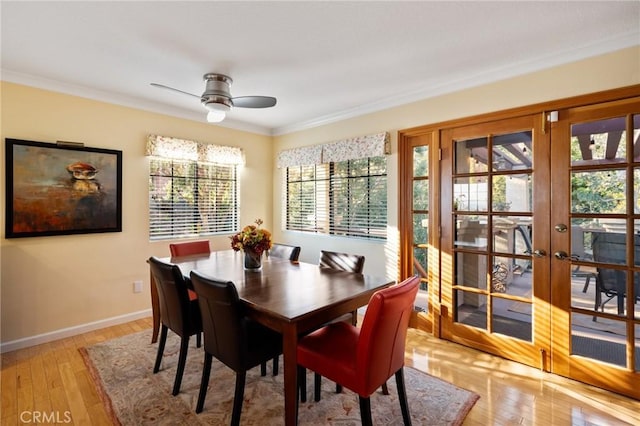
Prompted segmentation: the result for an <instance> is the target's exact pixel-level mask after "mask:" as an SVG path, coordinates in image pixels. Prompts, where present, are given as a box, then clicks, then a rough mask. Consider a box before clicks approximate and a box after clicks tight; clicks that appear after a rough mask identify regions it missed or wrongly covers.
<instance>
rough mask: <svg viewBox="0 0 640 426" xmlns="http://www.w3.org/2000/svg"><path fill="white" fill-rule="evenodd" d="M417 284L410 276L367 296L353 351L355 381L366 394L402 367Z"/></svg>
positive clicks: (418, 280) (416, 277)
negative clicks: (366, 303) (355, 348)
mask: <svg viewBox="0 0 640 426" xmlns="http://www.w3.org/2000/svg"><path fill="white" fill-rule="evenodd" d="M419 284H420V279H419V278H418V276H413V277H410V278H407V279H406V280H404V281H403V282H401V283H400V284H397V285H394V286H391V287H388V288H385V289H383V290H379V291H377V292H376V293H374V295H373V296H371V300H370V301H369V305H368V306H367V311H366V313H365V315H364V320H363V322H362V328H361V330H360V337H359V339H358V346H357V354H356V369H357V373H356V375H357V380H358V381H359V382H360V383H361V384H362V385H363V388H364V389H366V391H367V392H369V393H368V394H369V395H370V394H371V393H373V392H374V391H375V390H376V389H377V388H378V387H379V386H380V385H382V384H383V383H385V381H386V380H387V379H388V378H389V377H391V376H392V375H393V374H395V372H396V371H398V370H399V369H400V368H402V367H403V366H404V349H405V343H406V340H407V329H408V328H409V319H410V318H411V312H412V311H413V304H414V301H415V299H416V294H417V293H418V285H419Z"/></svg>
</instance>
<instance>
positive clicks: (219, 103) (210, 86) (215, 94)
mask: <svg viewBox="0 0 640 426" xmlns="http://www.w3.org/2000/svg"><path fill="white" fill-rule="evenodd" d="M203 79H204V81H205V82H206V87H205V90H204V93H203V94H202V95H201V96H198V95H194V94H193V93H189V92H185V91H183V90H180V89H175V88H173V87H169V86H165V85H164V84H158V83H151V85H152V86H153V87H159V88H161V89H169V90H173V91H174V92H178V93H183V94H185V95H189V96H193V97H195V98H200V103H201V104H202V106H203V107H205V108H206V109H207V111H209V112H208V113H207V121H208V122H209V123H219V122H221V121H222V120H224V118H225V116H226V114H227V112H229V111H230V110H231V108H232V107H238V108H270V107H272V106H274V105H275V104H276V98H273V97H271V96H239V97H237V98H234V97H232V96H231V92H230V90H229V88H230V87H231V84H232V83H233V80H232V79H231V77H229V76H226V75H224V74H216V73H207V74H205V75H204V76H203Z"/></svg>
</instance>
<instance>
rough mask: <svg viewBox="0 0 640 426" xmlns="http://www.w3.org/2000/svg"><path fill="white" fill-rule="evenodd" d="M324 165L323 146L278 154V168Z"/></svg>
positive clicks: (294, 149)
mask: <svg viewBox="0 0 640 426" xmlns="http://www.w3.org/2000/svg"><path fill="white" fill-rule="evenodd" d="M320 163H322V145H313V146H303V147H300V148H293V149H288V150H286V151H281V152H280V153H279V154H278V168H279V169H280V168H287V167H293V166H308V165H311V164H320Z"/></svg>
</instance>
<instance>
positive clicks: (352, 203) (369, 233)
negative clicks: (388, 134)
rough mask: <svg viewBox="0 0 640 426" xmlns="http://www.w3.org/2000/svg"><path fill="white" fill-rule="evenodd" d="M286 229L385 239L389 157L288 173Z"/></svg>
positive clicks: (302, 168) (329, 164) (290, 168)
mask: <svg viewBox="0 0 640 426" xmlns="http://www.w3.org/2000/svg"><path fill="white" fill-rule="evenodd" d="M285 184H286V188H285V191H284V192H285V193H286V206H287V209H286V218H285V222H286V228H287V229H289V230H296V231H303V232H312V233H321V234H331V235H341V236H347V237H361V238H373V239H385V238H386V227H387V174H386V157H371V158H364V159H358V160H349V161H342V162H336V163H325V164H319V165H305V166H293V167H288V168H287V169H286V179H285Z"/></svg>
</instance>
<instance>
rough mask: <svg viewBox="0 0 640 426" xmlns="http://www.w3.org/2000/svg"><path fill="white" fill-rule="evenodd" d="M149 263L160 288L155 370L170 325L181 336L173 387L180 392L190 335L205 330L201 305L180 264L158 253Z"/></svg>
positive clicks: (160, 360) (158, 367) (158, 364)
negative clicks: (189, 289) (190, 290)
mask: <svg viewBox="0 0 640 426" xmlns="http://www.w3.org/2000/svg"><path fill="white" fill-rule="evenodd" d="M149 266H150V269H151V273H152V274H153V279H154V281H155V283H156V287H157V289H158V302H159V307H160V321H161V324H162V328H161V332H160V342H159V343H158V353H157V355H156V362H155V364H154V366H153V373H154V374H155V373H157V372H158V371H160V364H161V362H162V355H163V353H164V347H165V344H166V342H167V334H168V330H169V329H171V331H173V332H174V333H176V334H177V335H178V336H180V355H179V356H178V368H177V370H176V377H175V380H174V383H173V391H172V394H173V395H177V394H178V393H179V392H180V384H181V383H182V375H183V373H184V367H185V365H186V362H187V351H188V349H189V338H190V337H191V336H193V335H194V334H199V333H200V332H202V320H201V317H200V308H199V306H198V301H197V299H196V300H192V299H191V298H190V297H189V292H188V288H187V282H186V280H185V278H184V275H182V272H181V271H180V268H179V267H178V266H176V265H174V264H171V263H165V262H163V261H161V260H159V259H158V258H156V257H151V258H149ZM198 346H199V345H198Z"/></svg>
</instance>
